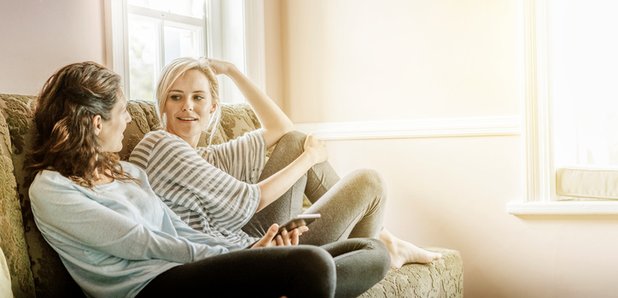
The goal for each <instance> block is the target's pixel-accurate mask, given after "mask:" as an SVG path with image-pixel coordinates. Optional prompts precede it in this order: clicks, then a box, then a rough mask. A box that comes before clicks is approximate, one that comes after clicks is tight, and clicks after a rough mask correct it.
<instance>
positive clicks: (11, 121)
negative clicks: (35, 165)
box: [1, 95, 83, 297]
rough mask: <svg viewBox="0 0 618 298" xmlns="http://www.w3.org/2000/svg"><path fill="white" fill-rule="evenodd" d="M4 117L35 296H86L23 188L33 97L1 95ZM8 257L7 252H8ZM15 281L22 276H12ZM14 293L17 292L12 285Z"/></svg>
mask: <svg viewBox="0 0 618 298" xmlns="http://www.w3.org/2000/svg"><path fill="white" fill-rule="evenodd" d="M1 98H2V101H3V107H2V113H3V114H4V116H5V117H6V122H7V124H8V129H9V133H10V144H11V150H10V151H11V155H10V158H11V159H12V162H13V173H14V178H15V180H16V182H17V191H18V194H19V201H20V205H21V215H22V218H23V231H24V233H25V239H26V244H27V246H28V250H27V253H28V256H29V258H30V270H31V272H32V277H33V279H34V286H35V292H36V296H38V297H79V296H83V294H82V291H81V289H80V288H79V287H78V286H77V284H76V283H75V282H74V281H73V279H72V278H71V276H70V275H69V274H68V272H67V271H66V269H65V268H64V266H63V265H62V262H61V261H60V258H58V255H57V254H56V252H55V251H54V250H53V249H52V248H51V247H50V246H49V244H47V242H46V241H45V239H44V238H43V236H42V235H41V233H40V232H39V230H38V229H37V227H36V224H35V223H34V216H33V215H32V210H31V209H30V200H29V198H28V189H27V188H26V187H24V177H25V175H24V174H25V172H24V170H23V165H24V161H25V157H26V149H27V148H30V145H31V142H32V140H33V139H32V136H33V133H34V127H33V121H32V116H33V107H34V97H32V96H21V95H2V97H1ZM7 254H8V252H7ZM12 278H13V279H19V278H23V276H19V275H18V276H13V277H12ZM13 285H14V287H13V292H14V294H15V295H16V296H18V297H19V295H18V293H17V291H16V290H15V280H14V281H13ZM32 296H34V295H28V296H27V297H32Z"/></svg>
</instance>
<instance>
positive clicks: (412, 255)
mask: <svg viewBox="0 0 618 298" xmlns="http://www.w3.org/2000/svg"><path fill="white" fill-rule="evenodd" d="M380 240H381V241H382V242H383V243H384V244H385V245H386V248H387V249H388V253H389V254H390V256H391V266H392V267H395V268H401V266H403V265H404V264H407V263H421V264H427V263H431V262H433V261H435V260H439V259H441V258H442V254H440V253H437V252H431V251H428V250H425V249H422V248H420V247H418V246H416V245H414V244H412V243H410V242H407V241H404V240H401V239H399V238H397V237H395V236H394V235H393V234H391V233H390V232H389V231H388V230H386V229H384V230H382V232H381V233H380Z"/></svg>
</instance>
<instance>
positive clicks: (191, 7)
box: [128, 0, 204, 19]
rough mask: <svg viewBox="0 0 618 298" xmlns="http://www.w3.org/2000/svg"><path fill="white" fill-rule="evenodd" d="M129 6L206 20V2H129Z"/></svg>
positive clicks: (157, 0) (147, 0) (146, 0)
mask: <svg viewBox="0 0 618 298" xmlns="http://www.w3.org/2000/svg"><path fill="white" fill-rule="evenodd" d="M128 4H129V5H133V6H140V7H145V8H150V9H154V10H158V11H163V12H171V13H174V14H179V15H183V16H189V17H194V18H200V19H203V18H204V0H129V2H128Z"/></svg>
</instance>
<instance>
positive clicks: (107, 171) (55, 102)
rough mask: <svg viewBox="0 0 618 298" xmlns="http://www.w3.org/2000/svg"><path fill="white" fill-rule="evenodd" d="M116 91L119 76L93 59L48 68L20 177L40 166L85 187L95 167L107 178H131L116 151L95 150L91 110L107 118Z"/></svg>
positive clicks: (118, 93) (97, 147) (28, 180)
mask: <svg viewBox="0 0 618 298" xmlns="http://www.w3.org/2000/svg"><path fill="white" fill-rule="evenodd" d="M119 96H122V91H121V89H120V76H119V75H117V74H116V73H114V72H112V71H111V70H109V69H107V68H105V67H104V66H102V65H99V64H97V63H95V62H81V63H74V64H70V65H67V66H65V67H63V68H61V69H60V70H58V71H57V72H56V73H55V74H53V75H52V76H51V77H50V78H49V79H48V80H47V82H45V85H43V89H42V90H41V93H40V94H39V96H38V98H37V103H36V108H35V111H34V123H35V126H36V136H35V139H34V142H33V145H32V148H31V149H32V151H31V152H30V153H29V154H28V155H29V156H28V158H27V163H26V165H25V167H26V171H27V173H28V176H27V178H26V183H27V184H30V183H31V182H32V180H34V177H35V176H36V174H37V173H38V172H40V171H42V170H46V169H47V170H54V171H58V172H59V173H60V174H62V175H63V176H65V177H68V178H70V179H71V180H73V181H75V182H76V183H78V184H80V185H83V186H86V187H92V186H93V185H94V181H95V176H94V173H95V170H96V171H98V172H99V173H100V174H102V175H106V176H108V177H111V178H113V179H120V180H133V179H132V178H131V177H129V176H128V175H127V174H126V173H125V172H124V171H123V170H122V167H121V165H120V163H119V158H118V155H117V154H115V153H109V152H101V151H100V145H99V142H98V138H97V136H96V134H95V133H94V123H93V118H94V116H96V115H100V116H101V118H102V119H104V120H109V119H110V117H111V110H112V108H113V107H114V104H115V103H116V102H117V101H118V97H119Z"/></svg>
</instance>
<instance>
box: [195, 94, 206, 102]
mask: <svg viewBox="0 0 618 298" xmlns="http://www.w3.org/2000/svg"><path fill="white" fill-rule="evenodd" d="M193 98H194V99H195V100H198V101H199V100H203V99H204V96H201V95H196V96H195V97H193Z"/></svg>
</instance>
